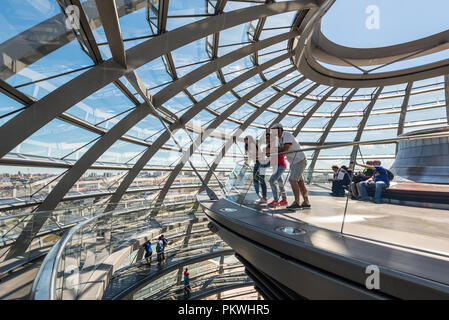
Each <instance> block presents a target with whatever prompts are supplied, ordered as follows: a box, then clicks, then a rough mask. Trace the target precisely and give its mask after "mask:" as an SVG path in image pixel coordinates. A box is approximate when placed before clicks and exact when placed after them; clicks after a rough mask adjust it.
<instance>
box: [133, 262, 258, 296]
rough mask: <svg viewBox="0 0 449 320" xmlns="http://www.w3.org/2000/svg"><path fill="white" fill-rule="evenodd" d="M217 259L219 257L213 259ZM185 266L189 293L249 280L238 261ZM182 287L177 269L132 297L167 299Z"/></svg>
mask: <svg viewBox="0 0 449 320" xmlns="http://www.w3.org/2000/svg"><path fill="white" fill-rule="evenodd" d="M217 259H219V258H216V259H214V260H217ZM185 268H188V270H189V278H190V287H191V295H192V294H195V292H200V291H204V290H206V289H208V290H210V289H212V288H215V287H217V286H219V285H225V284H227V285H230V284H234V283H238V284H241V283H247V282H250V280H249V278H248V277H247V276H246V275H245V274H244V266H243V265H242V264H241V263H240V262H238V261H233V262H231V263H223V264H219V263H216V261H213V260H212V259H210V260H206V261H201V262H198V263H194V264H190V265H185V266H183V270H185ZM206 282H208V283H207V285H205V283H206ZM183 287H184V285H183V277H180V276H179V271H178V270H175V271H174V272H170V273H169V274H167V275H164V276H163V277H161V278H158V279H156V280H154V281H152V282H150V283H149V284H148V285H147V286H145V287H144V288H142V289H141V290H139V291H138V292H136V293H135V294H134V296H133V299H134V300H148V299H154V300H156V299H167V298H169V297H170V296H171V295H174V294H178V293H179V292H182V291H183ZM200 288H201V290H200Z"/></svg>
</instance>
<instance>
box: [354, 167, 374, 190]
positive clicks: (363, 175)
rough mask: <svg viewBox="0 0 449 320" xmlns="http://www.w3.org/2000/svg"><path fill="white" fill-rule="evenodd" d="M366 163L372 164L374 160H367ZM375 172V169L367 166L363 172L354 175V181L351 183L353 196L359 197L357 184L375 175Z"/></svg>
mask: <svg viewBox="0 0 449 320" xmlns="http://www.w3.org/2000/svg"><path fill="white" fill-rule="evenodd" d="M366 164H367V165H369V166H372V165H373V162H372V161H371V160H370V161H367V162H366ZM373 173H374V170H373V169H369V168H365V169H364V170H363V171H362V172H359V173H356V174H355V175H354V178H353V179H352V182H354V183H353V184H351V193H352V197H353V198H357V197H358V196H359V195H360V193H359V190H358V188H357V184H358V183H359V182H361V181H366V180H368V179H369V178H371V177H372V176H373Z"/></svg>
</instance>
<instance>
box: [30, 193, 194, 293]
mask: <svg viewBox="0 0 449 320" xmlns="http://www.w3.org/2000/svg"><path fill="white" fill-rule="evenodd" d="M192 203H193V201H192ZM178 205H179V203H178V202H176V203H172V204H170V203H164V205H163V206H162V208H161V209H160V214H159V215H158V216H156V217H150V214H151V209H152V208H154V206H155V203H154V202H145V201H142V202H131V203H128V202H125V203H119V204H118V206H117V207H116V209H115V210H113V211H109V212H106V213H98V214H96V215H93V216H91V217H90V218H88V219H87V220H85V221H83V222H81V223H78V224H77V225H76V226H74V227H73V228H72V229H70V230H69V231H68V232H67V233H65V234H64V235H63V236H62V237H61V238H60V239H59V240H58V242H57V243H56V244H55V245H54V246H53V248H52V249H51V251H50V252H49V253H48V254H47V256H46V258H45V260H44V262H43V264H42V266H41V268H40V270H39V273H38V275H37V277H36V279H35V282H34V284H33V289H32V297H33V298H34V299H44V300H59V299H76V297H77V296H78V295H79V294H80V293H82V292H83V290H84V287H85V286H86V285H87V281H88V279H89V278H90V277H91V276H92V274H93V273H94V272H95V270H96V269H97V268H98V267H99V266H100V265H101V264H102V263H103V262H104V261H105V260H106V259H107V258H108V257H110V256H111V255H112V254H113V253H115V252H118V251H120V250H121V249H123V248H126V247H127V246H129V245H131V244H132V243H133V242H134V241H135V239H138V238H142V237H144V236H146V235H148V233H149V232H150V231H151V230H155V229H158V228H160V227H162V226H167V225H170V224H175V223H180V222H183V221H186V220H191V219H195V215H194V214H193V213H191V212H190V211H189V210H187V211H185V210H180V211H178V212H176V210H177V206H178ZM159 206H160V205H159ZM159 208H160V207H159Z"/></svg>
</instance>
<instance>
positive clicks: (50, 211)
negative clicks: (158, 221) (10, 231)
mask: <svg viewBox="0 0 449 320" xmlns="http://www.w3.org/2000/svg"><path fill="white" fill-rule="evenodd" d="M189 200H192V202H195V201H196V200H195V197H194V196H192V198H191V199H189ZM134 202H136V203H137V202H149V203H152V202H156V200H129V201H125V202H117V203H104V204H94V205H87V206H84V207H83V206H81V207H80V206H78V207H67V208H60V209H55V210H46V211H36V212H29V213H20V214H16V215H6V216H1V217H0V221H3V220H9V219H13V218H20V217H25V216H34V215H37V214H46V213H52V212H58V211H61V212H63V211H68V210H73V209H81V210H82V209H89V208H96V207H100V208H101V207H104V208H106V207H107V206H108V205H109V204H111V205H123V204H128V203H134ZM167 202H168V204H170V205H173V204H184V203H189V201H188V200H186V201H185V202H179V203H171V202H170V200H169V201H167ZM167 202H165V203H167Z"/></svg>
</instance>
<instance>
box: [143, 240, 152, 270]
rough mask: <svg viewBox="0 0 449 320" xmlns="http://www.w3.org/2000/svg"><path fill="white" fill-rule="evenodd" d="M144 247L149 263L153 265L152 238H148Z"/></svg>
mask: <svg viewBox="0 0 449 320" xmlns="http://www.w3.org/2000/svg"><path fill="white" fill-rule="evenodd" d="M143 248H144V250H145V257H144V258H145V259H146V260H147V264H148V265H151V257H152V256H153V249H152V248H151V240H148V241H147V242H145V243H144V244H143Z"/></svg>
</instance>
